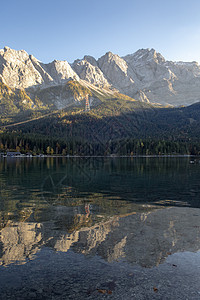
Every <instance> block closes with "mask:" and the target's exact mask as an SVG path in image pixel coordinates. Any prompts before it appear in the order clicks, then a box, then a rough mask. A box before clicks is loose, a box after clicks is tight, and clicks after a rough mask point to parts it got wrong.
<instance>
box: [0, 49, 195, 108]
mask: <svg viewBox="0 0 200 300" xmlns="http://www.w3.org/2000/svg"><path fill="white" fill-rule="evenodd" d="M0 79H1V81H2V82H3V83H4V84H6V86H8V87H9V88H11V89H25V91H26V93H27V94H28V96H30V98H31V99H33V102H34V99H35V97H36V96H37V97H38V98H39V100H40V101H41V102H44V104H45V105H47V104H48V105H51V104H52V103H53V105H54V106H55V107H57V108H63V107H65V106H66V105H67V104H69V102H70V101H72V102H73V99H71V98H70V99H71V100H70V101H69V95H68V94H66V93H65V92H63V86H64V85H65V84H66V83H67V82H68V81H69V80H71V79H73V80H75V81H77V82H79V83H80V85H81V86H84V87H87V88H88V89H89V90H91V91H94V92H98V93H101V92H102V91H103V93H108V94H110V95H113V93H116V92H117V93H122V94H125V95H128V96H129V97H131V98H134V99H136V100H140V101H144V102H151V103H160V104H163V105H172V106H180V105H186V106H187V105H190V104H193V103H195V102H198V101H200V66H199V65H198V63H197V62H172V61H166V60H165V59H164V57H163V56H162V55H161V54H160V53H158V52H156V51H155V50H154V49H140V50H138V51H137V52H135V53H134V54H129V55H126V56H124V57H120V56H118V55H116V54H113V53H111V52H107V53H106V54H105V55H103V56H102V57H100V58H99V59H98V60H96V59H95V58H94V57H91V56H84V58H83V59H77V60H75V61H74V62H73V63H72V64H71V65H70V64H69V63H68V62H67V61H57V60H54V61H53V62H51V63H49V64H44V63H42V62H40V61H39V60H37V59H36V58H35V57H34V56H32V55H29V54H28V53H27V52H26V51H24V50H20V51H16V50H13V49H10V48H9V47H5V48H4V49H1V50H0ZM56 87H59V89H56ZM83 98H84V97H83ZM75 100H78V101H79V99H75ZM93 100H94V99H93Z"/></svg>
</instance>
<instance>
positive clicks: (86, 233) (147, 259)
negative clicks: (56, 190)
mask: <svg viewBox="0 0 200 300" xmlns="http://www.w3.org/2000/svg"><path fill="white" fill-rule="evenodd" d="M51 218H52V215H51ZM57 218H58V215H56V220H57ZM75 218H76V220H77V216H75ZM78 220H79V222H81V223H80V224H78V223H77V222H75V223H74V219H73V218H72V219H71V222H72V223H73V224H72V225H70V224H68V225H69V226H70V228H71V229H70V230H64V228H60V229H59V228H56V226H55V224H54V221H47V222H44V223H42V224H41V223H30V222H29V223H26V222H24V223H23V222H20V223H10V224H8V225H7V227H5V228H3V229H2V230H1V235H0V263H1V264H2V265H8V264H10V263H16V262H17V263H19V264H21V263H25V262H26V260H27V259H33V258H34V257H35V254H37V253H38V251H40V250H41V248H42V247H50V248H53V249H54V250H56V251H61V252H67V251H68V250H69V249H72V250H73V251H74V252H76V253H81V254H84V255H99V256H101V257H102V258H103V259H105V260H107V261H108V262H111V261H114V260H119V259H121V258H123V259H125V260H126V261H128V262H129V263H132V264H139V265H141V266H142V267H153V266H157V265H159V264H160V263H162V262H164V260H165V258H166V257H167V256H168V255H170V254H173V253H176V252H180V251H191V252H194V251H198V250H200V239H199V236H200V223H199V220H200V212H199V210H198V209H195V208H165V209H155V210H153V211H151V212H144V213H132V214H130V215H128V216H121V217H119V216H113V217H110V219H109V220H106V221H102V222H100V223H97V224H94V225H92V224H91V226H87V224H88V225H89V224H90V219H89V216H88V215H79V218H78ZM56 222H57V221H56ZM56 224H58V223H56ZM198 224H199V226H198ZM75 225H76V227H77V228H78V229H73V228H74V227H73V226H75ZM72 229H73V230H72Z"/></svg>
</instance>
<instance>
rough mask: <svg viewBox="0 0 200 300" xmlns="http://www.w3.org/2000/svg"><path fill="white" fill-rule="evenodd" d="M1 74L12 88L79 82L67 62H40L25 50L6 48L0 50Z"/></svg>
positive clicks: (3, 79)
mask: <svg viewBox="0 0 200 300" xmlns="http://www.w3.org/2000/svg"><path fill="white" fill-rule="evenodd" d="M0 74H1V78H2V81H3V82H4V83H5V84H7V85H8V86H9V87H11V88H30V87H33V86H38V85H43V86H44V87H46V86H47V85H50V84H51V85H52V84H53V85H55V84H59V83H62V82H67V81H68V80H69V79H70V78H72V79H75V80H79V77H78V75H77V74H76V73H75V72H74V71H73V70H72V68H71V66H70V65H69V64H68V62H67V61H57V60H55V61H53V62H52V63H49V64H43V63H41V62H39V61H38V60H37V59H36V58H35V57H34V56H32V55H28V53H27V52H26V51H24V50H20V51H16V50H13V49H10V48H9V47H5V48H4V49H1V50H0Z"/></svg>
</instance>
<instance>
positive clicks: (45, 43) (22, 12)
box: [0, 0, 200, 62]
mask: <svg viewBox="0 0 200 300" xmlns="http://www.w3.org/2000/svg"><path fill="white" fill-rule="evenodd" d="M4 46H9V47H11V48H14V49H16V50H19V49H24V50H26V51H27V52H28V53H30V54H33V55H34V56H35V57H36V58H38V59H39V60H41V61H43V62H50V61H52V60H53V59H59V60H67V61H69V62H72V61H73V60H74V59H76V58H82V57H83V56H84V55H85V54H87V55H92V56H94V57H96V58H98V57H100V56H102V55H104V54H105V53H106V52H108V51H112V52H113V53H116V54H119V55H120V56H123V55H126V54H129V53H133V52H135V51H137V50H138V49H140V48H155V49H156V51H158V52H160V53H161V54H162V55H163V56H164V57H165V58H166V59H169V60H184V61H193V60H196V61H199V62H200V0H190V1H188V0H187V1H186V0H173V1H172V0H70V1H69V0H55V1H53V0H32V1H31V0H6V1H1V33H0V48H3V47H4Z"/></svg>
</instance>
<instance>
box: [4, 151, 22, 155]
mask: <svg viewBox="0 0 200 300" xmlns="http://www.w3.org/2000/svg"><path fill="white" fill-rule="evenodd" d="M6 155H7V156H21V155H22V154H21V152H19V151H16V152H11V151H8V152H7V153H6Z"/></svg>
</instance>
